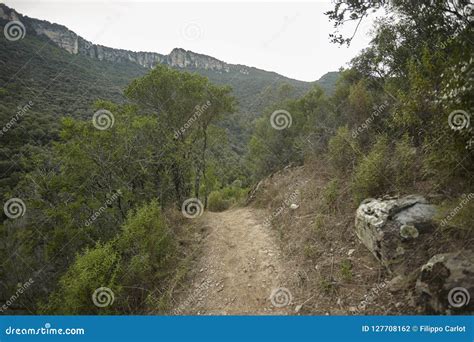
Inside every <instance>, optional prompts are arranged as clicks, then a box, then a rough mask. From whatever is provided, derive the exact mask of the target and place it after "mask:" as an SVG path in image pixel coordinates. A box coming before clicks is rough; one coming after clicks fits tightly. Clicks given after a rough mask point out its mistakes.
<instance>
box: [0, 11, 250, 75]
mask: <svg viewBox="0 0 474 342" xmlns="http://www.w3.org/2000/svg"><path fill="white" fill-rule="evenodd" d="M0 18H1V19H4V20H7V21H20V22H21V23H22V24H23V25H24V26H25V28H26V30H27V32H28V33H30V30H32V31H33V32H34V33H35V34H37V35H44V36H46V37H48V38H49V39H50V40H51V41H52V42H53V43H55V44H56V45H57V46H59V47H60V48H62V49H64V50H66V51H67V52H69V53H70V54H82V55H86V56H89V57H91V58H96V59H98V60H105V61H110V62H127V61H128V62H133V63H137V64H139V65H141V66H143V67H145V68H152V67H153V66H155V65H156V64H158V63H160V64H165V65H169V66H171V67H175V68H195V69H204V70H213V71H218V72H229V71H231V70H232V71H237V72H240V73H243V74H247V73H248V69H250V68H249V67H246V66H241V65H232V64H227V63H225V62H222V61H220V60H218V59H216V58H213V57H210V56H206V55H201V54H198V53H194V52H192V51H186V50H184V49H179V48H176V49H173V51H171V53H170V54H169V55H162V54H159V53H155V52H142V51H140V52H135V51H128V50H121V49H113V48H109V47H106V46H102V45H96V44H93V43H92V42H90V41H87V40H85V39H84V38H82V37H81V36H79V35H77V34H76V33H74V32H73V31H71V30H69V29H68V28H67V27H65V26H62V25H58V24H52V23H50V22H48V21H45V20H38V19H33V18H29V17H27V16H23V15H21V14H19V13H18V12H16V11H15V10H14V9H12V8H10V7H8V6H6V5H4V4H0Z"/></svg>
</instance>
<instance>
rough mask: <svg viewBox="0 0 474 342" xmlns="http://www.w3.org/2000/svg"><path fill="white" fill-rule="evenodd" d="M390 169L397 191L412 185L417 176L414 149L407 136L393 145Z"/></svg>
mask: <svg viewBox="0 0 474 342" xmlns="http://www.w3.org/2000/svg"><path fill="white" fill-rule="evenodd" d="M391 167H392V172H393V175H394V177H395V179H394V181H395V184H396V185H397V187H398V189H403V188H405V187H408V186H410V185H413V183H414V181H415V179H416V175H417V163H416V148H415V147H414V146H413V144H412V143H411V141H410V138H409V137H408V135H407V134H405V135H404V136H403V137H402V139H401V140H399V141H397V142H396V143H395V152H394V154H393V156H392V163H391Z"/></svg>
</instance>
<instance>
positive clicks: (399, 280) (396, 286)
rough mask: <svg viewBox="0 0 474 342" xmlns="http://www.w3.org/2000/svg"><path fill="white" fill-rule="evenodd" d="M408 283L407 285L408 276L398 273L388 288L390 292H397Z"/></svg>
mask: <svg viewBox="0 0 474 342" xmlns="http://www.w3.org/2000/svg"><path fill="white" fill-rule="evenodd" d="M406 285H407V279H406V277H405V276H402V275H398V276H396V277H395V278H393V279H392V280H390V281H389V282H388V284H387V289H388V290H389V291H390V292H397V291H400V290H402V289H403V288H405V286H406Z"/></svg>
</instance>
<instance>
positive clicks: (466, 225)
mask: <svg viewBox="0 0 474 342" xmlns="http://www.w3.org/2000/svg"><path fill="white" fill-rule="evenodd" d="M435 219H436V221H437V222H438V224H439V225H440V227H441V228H443V229H453V228H454V229H458V230H462V231H466V232H469V231H472V230H473V228H472V222H474V193H472V192H471V193H467V194H463V195H462V196H460V197H458V198H455V199H452V200H449V201H445V202H444V203H442V204H441V205H440V206H439V208H438V212H437V215H436V217H435Z"/></svg>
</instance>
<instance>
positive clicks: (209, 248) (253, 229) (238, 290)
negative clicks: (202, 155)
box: [175, 208, 295, 315]
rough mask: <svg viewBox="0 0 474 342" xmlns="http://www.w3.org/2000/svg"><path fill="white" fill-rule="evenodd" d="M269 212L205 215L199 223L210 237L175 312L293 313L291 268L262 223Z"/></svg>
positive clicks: (253, 210)
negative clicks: (188, 286)
mask: <svg viewBox="0 0 474 342" xmlns="http://www.w3.org/2000/svg"><path fill="white" fill-rule="evenodd" d="M264 219H265V212H264V211H261V210H257V209H252V208H237V209H232V210H228V211H225V212H222V213H212V212H206V213H205V214H204V215H203V216H202V217H201V218H199V220H200V222H198V223H199V224H202V225H204V226H205V227H206V229H207V231H208V235H207V237H206V239H205V240H204V241H203V244H204V245H203V246H202V247H203V251H204V253H203V256H202V258H200V260H198V262H197V267H196V268H195V270H194V271H193V272H194V275H193V276H192V278H193V280H192V283H191V284H190V288H189V290H188V293H187V294H186V295H185V296H184V298H183V299H182V300H180V303H179V305H178V307H177V309H175V313H177V314H193V315H196V314H200V315H227V314H228V315H232V314H235V315H259V314H267V315H268V314H275V315H279V314H289V313H292V312H294V308H295V305H294V304H293V302H292V300H291V299H292V295H291V288H290V287H289V285H288V284H290V281H289V279H290V278H291V276H290V275H291V274H292V273H293V272H291V269H290V268H289V266H288V265H287V264H286V263H285V261H284V260H283V258H282V257H281V254H280V252H279V250H278V247H277V246H278V245H277V243H276V240H275V237H274V236H273V235H272V233H273V232H272V231H271V229H270V228H268V227H264V226H263V225H262V223H263V222H264Z"/></svg>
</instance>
